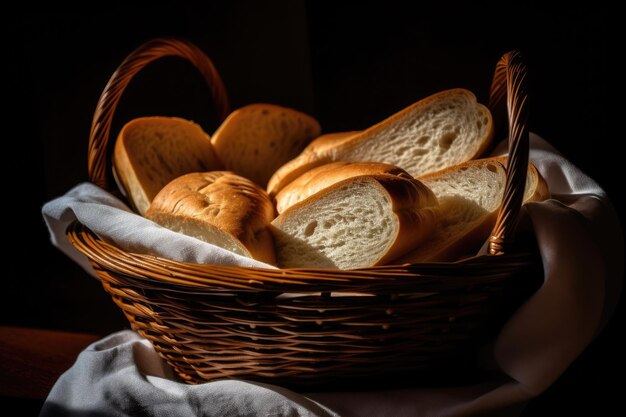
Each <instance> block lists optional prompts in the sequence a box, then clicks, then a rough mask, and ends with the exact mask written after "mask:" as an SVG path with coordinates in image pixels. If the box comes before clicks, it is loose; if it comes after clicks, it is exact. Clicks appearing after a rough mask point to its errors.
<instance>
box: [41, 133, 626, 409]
mask: <svg viewBox="0 0 626 417" xmlns="http://www.w3.org/2000/svg"><path fill="white" fill-rule="evenodd" d="M530 160H531V162H533V163H534V164H535V166H537V168H538V170H539V172H540V173H541V174H542V175H543V176H544V178H545V179H546V181H547V182H548V185H549V187H550V191H551V193H552V199H550V200H548V201H544V202H537V203H529V204H527V205H526V206H525V212H526V214H527V215H528V216H529V218H530V221H531V223H532V225H533V228H534V231H535V235H536V237H537V242H538V245H539V250H540V253H541V258H542V262H543V267H544V274H545V276H544V282H543V284H542V285H541V287H540V288H539V289H538V290H537V291H536V292H535V293H534V294H533V295H532V296H531V297H530V298H529V299H528V300H527V301H526V302H525V303H524V304H523V305H522V306H521V307H520V308H519V309H518V310H517V311H516V312H515V313H514V314H513V315H512V317H511V318H510V319H509V320H508V321H507V323H505V325H504V326H503V328H502V329H501V331H500V333H499V334H498V335H497V337H496V339H495V340H494V343H493V352H492V354H493V357H494V359H495V362H496V365H497V366H498V368H499V369H500V370H501V371H502V373H503V374H504V375H505V376H506V379H504V380H503V379H498V380H494V381H487V382H484V381H482V382H480V383H478V382H477V383H475V384H468V385H466V386H461V387H451V388H415V389H402V390H393V391H381V392H350V388H349V387H346V390H345V392H331V393H306V394H299V393H295V392H292V391H289V390H286V389H284V388H281V387H276V386H272V385H266V384H258V383H253V382H247V381H236V380H232V381H215V382H208V383H205V384H200V385H185V384H182V383H179V382H176V381H175V380H174V379H173V376H172V373H171V370H169V368H168V367H167V365H165V364H164V362H163V361H162V360H161V359H160V358H159V357H158V355H156V353H155V351H154V349H153V348H152V346H151V345H150V344H149V342H147V341H146V340H145V339H142V338H141V337H140V336H138V335H137V334H136V333H134V332H131V331H124V332H120V333H116V334H113V335H110V336H108V337H107V338H105V339H103V340H101V341H99V342H97V343H95V344H93V345H91V346H90V347H89V348H87V349H86V350H85V351H84V352H82V353H81V354H80V356H79V357H78V359H77V361H76V363H75V364H74V365H73V366H72V368H70V369H69V370H68V371H67V372H66V373H65V374H63V375H62V376H61V377H60V378H59V380H58V381H57V383H56V384H55V386H54V387H53V389H52V391H51V392H50V395H49V396H48V399H47V400H46V403H45V404H44V407H43V409H42V412H41V415H42V416H44V417H49V416H55V415H84V414H85V413H93V415H100V414H102V415H107V416H108V415H114V416H126V415H135V416H136V415H141V416H156V415H181V416H185V415H193V416H197V415H203V416H204V415H206V416H213V415H216V416H217V415H219V416H239V415H280V416H284V415H288V416H323V417H327V416H336V415H341V416H397V417H401V416H470V415H489V414H490V413H491V414H493V415H518V414H519V413H520V411H521V410H522V408H523V405H524V403H525V402H526V401H528V400H529V399H531V398H533V397H535V396H537V395H539V394H540V393H541V392H543V391H544V390H545V389H546V388H548V387H549V386H550V385H551V384H552V383H553V382H554V381H555V380H556V379H557V378H558V377H559V376H560V375H561V374H562V373H563V372H564V371H565V369H567V367H568V366H569V365H570V364H571V363H572V362H573V361H574V360H575V359H576V357H577V356H578V355H579V354H580V353H581V352H582V351H583V350H584V349H585V347H586V346H587V345H588V344H589V342H590V341H591V340H592V339H593V337H594V336H595V335H597V334H598V333H599V332H600V331H601V329H602V327H603V326H604V324H606V321H607V320H608V318H609V317H610V315H611V313H612V311H613V310H614V308H615V306H616V304H617V301H618V297H619V293H620V290H621V282H622V277H623V266H624V265H623V253H624V249H623V239H622V232H621V228H620V225H619V221H618V220H617V215H616V213H615V212H614V210H613V208H612V206H611V204H610V202H609V200H608V198H607V196H606V195H605V193H604V191H603V190H602V189H601V188H600V187H599V186H598V184H596V183H595V182H594V181H593V180H592V179H590V178H589V177H588V176H586V175H585V174H584V173H583V172H582V171H580V170H579V169H578V168H576V167H575V166H574V165H572V164H571V163H570V162H569V161H567V160H566V159H565V158H564V157H563V156H561V155H560V154H559V153H558V152H557V151H556V150H555V149H554V148H553V147H552V146H550V145H549V144H548V143H547V142H546V141H544V140H543V139H541V138H540V137H538V136H536V135H534V134H531V151H530ZM102 205H106V206H107V207H101V206H102ZM115 210H117V211H115ZM43 211H44V218H45V219H46V222H47V224H48V227H49V229H50V233H51V236H52V241H53V243H54V244H55V245H57V246H58V247H59V248H60V249H61V250H63V251H64V252H65V253H67V254H68V256H70V257H72V259H75V260H76V261H77V262H79V263H81V264H82V265H83V266H85V265H86V263H85V259H84V257H82V255H80V254H78V252H76V251H75V250H74V249H73V247H72V246H71V245H70V244H69V242H67V239H66V238H65V235H64V231H65V228H66V227H67V225H68V224H69V222H71V221H73V220H74V219H78V220H80V221H81V222H83V223H84V224H86V225H87V226H88V227H90V228H91V229H92V230H94V231H95V232H96V233H98V234H99V235H100V236H101V237H103V239H106V240H108V241H111V242H114V243H115V244H116V245H118V246H120V247H122V248H124V249H125V250H133V249H134V250H135V251H143V252H146V251H154V252H153V253H158V254H160V255H161V256H169V257H171V258H173V259H177V260H188V261H191V262H213V263H217V262H219V263H223V264H231V265H232V264H239V265H247V266H250V265H251V264H250V263H255V261H251V260H249V259H246V258H242V257H238V256H237V255H234V254H230V253H229V252H226V251H223V250H217V249H219V248H216V247H214V246H212V245H207V244H204V245H207V246H208V247H206V246H205V247H201V248H199V247H198V246H197V245H198V242H199V243H202V242H200V241H196V242H193V243H194V245H196V246H194V248H193V249H185V247H184V246H183V243H182V242H179V241H176V245H175V246H176V249H175V250H174V251H173V253H169V252H168V253H167V254H166V253H165V252H160V251H162V250H164V249H167V248H163V245H162V244H157V243H149V242H148V243H146V242H147V239H146V236H148V237H149V238H150V237H151V236H152V234H154V235H159V234H160V233H161V232H162V231H160V230H156V231H155V230H154V229H155V228H156V225H154V224H152V223H151V222H148V221H147V220H146V221H145V222H148V223H150V224H149V225H148V224H146V223H142V224H140V223H139V222H141V221H143V220H145V219H142V218H141V217H139V216H135V215H133V214H132V213H130V211H129V210H128V208H126V207H125V206H124V205H123V204H122V203H121V202H120V201H119V200H117V199H115V198H114V197H111V196H110V195H108V194H107V193H104V192H103V191H102V190H99V189H97V187H95V186H92V185H89V184H83V185H80V186H79V187H77V188H75V189H74V190H72V191H70V192H69V193H68V194H67V195H66V196H64V197H61V198H59V199H57V200H55V201H52V202H50V203H48V204H47V205H46V206H44V210H43ZM119 212H124V213H119ZM122 214H123V215H124V216H126V215H131V216H134V217H137V218H138V219H134V220H133V222H134V223H133V225H132V226H129V225H126V224H123V225H118V227H113V228H112V229H111V230H109V229H108V228H107V227H106V226H104V225H103V224H102V223H103V222H102V220H103V219H105V217H106V216H110V217H109V219H113V218H115V219H117V221H121V220H120V217H119V216H121V215H122ZM116 216H117V217H116ZM90 222H94V224H95V225H93V224H92V223H90ZM98 225H99V226H98ZM98 227H99V228H98ZM143 227H150V228H152V232H151V233H147V235H144V231H143V229H140V228H143ZM157 232H158V233H157ZM173 235H177V234H175V233H173ZM177 236H180V235H177ZM173 238H174V237H172V239H173ZM167 239H170V237H169V236H168V238H167ZM189 239H192V238H189ZM120 240H121V241H120ZM148 240H149V239H148ZM193 240H195V239H193ZM129 241H130V243H128V242H129ZM155 241H157V242H158V241H159V240H158V239H156V240H155ZM125 242H126V243H125ZM160 242H165V240H163V241H160ZM168 243H171V242H168ZM179 243H180V245H181V246H180V247H177V245H178V244H179ZM187 243H189V242H184V245H186V244H187ZM168 246H169V245H168ZM223 252H226V253H223ZM257 264H258V263H257ZM90 415H91V414H90Z"/></svg>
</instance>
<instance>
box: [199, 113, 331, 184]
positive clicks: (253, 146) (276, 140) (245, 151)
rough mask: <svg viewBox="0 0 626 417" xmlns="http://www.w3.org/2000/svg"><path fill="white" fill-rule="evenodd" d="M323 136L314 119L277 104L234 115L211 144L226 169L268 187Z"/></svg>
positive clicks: (215, 134) (230, 116) (219, 130)
mask: <svg viewBox="0 0 626 417" xmlns="http://www.w3.org/2000/svg"><path fill="white" fill-rule="evenodd" d="M319 134H320V125H319V123H318V122H317V120H315V119H314V118H313V117H311V116H309V115H307V114H305V113H302V112H299V111H296V110H293V109H289V108H287V107H281V106H275V105H273V104H250V105H247V106H244V107H242V108H240V109H238V110H235V111H234V112H232V113H231V114H230V115H229V116H228V118H226V120H224V122H223V123H222V125H221V126H220V127H219V129H218V130H217V131H216V132H215V133H214V134H213V137H212V138H211V142H212V143H213V146H214V147H215V150H216V152H217V154H218V156H219V158H220V160H221V161H222V162H223V163H224V165H225V166H226V169H228V170H230V171H234V172H235V173H237V174H239V175H242V176H244V177H246V178H248V179H251V180H252V181H254V182H255V183H257V184H259V185H261V186H262V187H265V186H266V185H267V181H268V180H269V178H270V176H271V175H272V174H273V173H274V171H276V169H278V167H280V166H281V165H283V164H284V163H285V162H287V161H289V160H290V159H292V158H294V157H295V156H296V155H298V154H299V153H300V151H302V149H303V148H304V147H305V146H306V145H307V144H308V143H309V142H310V141H311V139H313V138H315V137H317V136H318V135H319Z"/></svg>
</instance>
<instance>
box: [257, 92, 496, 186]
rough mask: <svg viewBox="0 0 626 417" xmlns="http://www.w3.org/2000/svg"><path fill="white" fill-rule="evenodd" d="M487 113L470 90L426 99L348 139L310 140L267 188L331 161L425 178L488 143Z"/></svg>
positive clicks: (489, 124) (490, 129)
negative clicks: (392, 168) (387, 166)
mask: <svg viewBox="0 0 626 417" xmlns="http://www.w3.org/2000/svg"><path fill="white" fill-rule="evenodd" d="M492 136H493V125H492V119H491V114H490V113H489V110H488V109H487V108H486V107H485V106H483V105H481V104H479V103H477V102H476V97H475V96H474V95H473V94H472V93H471V92H469V91H467V90H463V89H454V90H448V91H443V92H440V93H437V94H434V95H432V96H430V97H427V98H425V99H423V100H421V101H418V102H417V103H415V104H413V105H411V106H409V107H407V108H406V109H404V110H402V111H400V112H398V113H396V114H394V115H393V116H391V117H389V118H387V119H385V120H383V121H382V122H380V123H378V124H376V125H374V126H372V127H370V128H369V129H366V130H364V131H362V132H357V133H355V134H353V135H345V136H343V137H339V139H338V140H337V138H334V139H335V140H336V142H337V143H336V144H333V143H332V140H330V139H329V138H325V139H324V140H321V141H320V142H318V141H315V142H313V143H312V144H311V145H310V146H309V147H307V148H306V149H305V150H304V151H303V152H302V153H301V154H300V155H299V156H298V157H297V158H295V159H293V160H291V161H289V162H288V163H287V164H285V165H283V166H282V167H281V168H279V169H278V170H277V171H276V172H275V173H274V175H273V176H272V178H271V179H270V181H269V183H268V186H267V190H268V193H269V194H270V195H271V196H275V195H276V194H277V193H278V192H279V191H280V190H281V189H282V188H284V187H285V186H286V185H287V184H289V183H290V182H291V181H293V180H295V179H296V178H298V177H299V176H300V175H302V174H303V173H304V172H306V171H309V170H311V169H313V168H315V167H318V166H320V165H324V164H327V163H329V162H335V161H376V162H384V163H387V164H392V165H396V166H399V167H400V168H403V169H404V170H406V171H407V172H408V173H409V174H411V175H413V176H419V175H424V174H426V173H428V172H433V171H437V170H439V169H442V168H445V167H447V166H451V165H455V164H458V163H461V162H464V161H467V160H470V159H472V158H475V157H477V156H479V155H480V154H481V153H482V152H483V151H484V150H485V149H486V148H487V146H488V145H489V143H490V141H491V138H492Z"/></svg>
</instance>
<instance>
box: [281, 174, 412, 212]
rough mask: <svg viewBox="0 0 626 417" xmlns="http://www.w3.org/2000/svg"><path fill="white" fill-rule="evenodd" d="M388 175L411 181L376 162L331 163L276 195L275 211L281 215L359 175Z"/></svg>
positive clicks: (300, 178) (303, 175)
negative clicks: (317, 194) (318, 193)
mask: <svg viewBox="0 0 626 417" xmlns="http://www.w3.org/2000/svg"><path fill="white" fill-rule="evenodd" d="M377 174H389V175H395V176H398V177H402V178H407V179H413V177H412V176H410V175H409V174H408V173H407V172H406V171H405V170H403V169H402V168H398V167H397V166H394V165H389V164H381V163H378V162H332V163H330V164H326V165H322V166H320V167H317V168H313V169H312V170H310V171H307V172H305V173H304V174H302V175H300V176H299V177H298V178H296V179H295V180H294V181H292V182H290V183H289V184H287V186H286V187H285V188H283V189H282V190H280V192H279V193H278V194H276V197H275V200H276V211H278V213H279V214H280V213H282V212H283V211H285V210H287V209H288V208H289V207H291V206H293V205H294V204H296V203H299V202H300V201H302V200H304V199H306V198H308V197H310V196H312V195H313V194H315V193H317V192H319V191H321V190H323V189H324V188H326V187H329V186H331V185H333V184H335V183H337V182H339V181H342V180H345V179H348V178H352V177H358V176H360V175H377Z"/></svg>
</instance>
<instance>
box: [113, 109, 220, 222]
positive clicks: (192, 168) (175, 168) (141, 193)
mask: <svg viewBox="0 0 626 417" xmlns="http://www.w3.org/2000/svg"><path fill="white" fill-rule="evenodd" d="M113 166H114V172H115V176H116V179H117V181H118V182H119V183H120V184H119V185H120V186H121V188H123V191H124V192H125V193H126V196H127V197H128V200H129V202H130V203H131V205H132V206H134V208H135V209H136V210H137V211H138V212H139V213H140V214H144V213H145V211H146V210H147V209H148V206H149V205H150V202H151V201H152V199H153V198H154V196H155V195H156V194H157V193H158V192H159V191H160V190H161V188H163V187H164V186H165V185H166V184H167V183H169V182H170V181H172V180H173V179H174V178H176V177H179V176H181V175H183V174H187V173H189V172H197V171H214V170H219V169H222V164H221V163H220V162H219V160H218V158H217V156H216V155H215V151H214V150H213V145H211V140H210V138H209V135H207V134H206V133H204V131H203V130H202V128H201V127H200V126H198V125H197V124H195V123H193V122H190V121H188V120H185V119H180V118H177V117H141V118H138V119H133V120H131V121H130V122H128V123H126V125H125V126H124V127H123V128H122V130H121V131H120V134H119V136H118V138H117V141H116V143H115V151H114V153H113Z"/></svg>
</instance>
